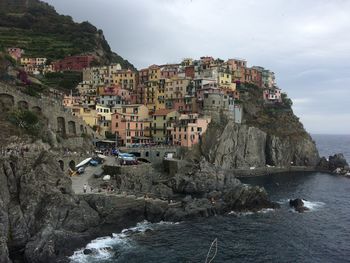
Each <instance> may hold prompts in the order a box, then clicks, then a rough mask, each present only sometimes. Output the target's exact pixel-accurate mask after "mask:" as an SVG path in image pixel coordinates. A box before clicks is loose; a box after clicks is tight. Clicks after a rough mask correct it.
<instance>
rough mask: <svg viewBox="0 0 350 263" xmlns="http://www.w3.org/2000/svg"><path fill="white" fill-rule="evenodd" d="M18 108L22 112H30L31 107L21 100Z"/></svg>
mask: <svg viewBox="0 0 350 263" xmlns="http://www.w3.org/2000/svg"><path fill="white" fill-rule="evenodd" d="M17 107H18V108H19V109H20V110H28V109H29V105H28V102H26V101H25V100H20V101H18V102H17Z"/></svg>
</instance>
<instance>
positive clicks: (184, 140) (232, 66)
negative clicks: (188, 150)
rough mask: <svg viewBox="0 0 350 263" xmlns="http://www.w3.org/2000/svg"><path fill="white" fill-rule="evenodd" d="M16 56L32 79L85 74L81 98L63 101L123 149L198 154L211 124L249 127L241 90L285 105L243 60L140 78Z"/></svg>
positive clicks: (81, 63)
mask: <svg viewBox="0 0 350 263" xmlns="http://www.w3.org/2000/svg"><path fill="white" fill-rule="evenodd" d="M7 52H8V53H9V55H10V56H11V57H12V58H13V59H14V60H16V61H17V63H19V64H20V65H21V66H22V67H23V72H24V74H28V75H33V76H36V75H45V74H47V73H51V72H64V71H77V72H82V81H81V82H80V83H79V84H78V86H77V88H76V90H77V92H76V94H73V93H72V92H71V93H70V94H61V95H62V96H61V97H62V98H61V99H62V105H63V106H64V107H65V109H66V110H67V111H69V112H71V114H72V115H74V116H77V117H79V118H81V119H82V120H84V121H85V123H86V124H88V125H89V126H90V127H91V128H93V129H94V130H95V131H96V132H97V133H98V134H99V135H100V136H101V137H102V138H106V139H109V140H113V141H116V142H117V144H118V146H144V145H153V144H166V145H178V146H183V147H192V146H193V145H194V144H197V143H198V142H199V141H200V140H201V136H202V135H203V133H205V131H206V129H207V127H208V125H209V123H210V122H211V121H212V120H213V119H215V118H220V116H221V114H224V115H225V116H226V117H227V118H229V119H231V120H233V121H234V122H235V123H241V122H242V119H243V116H242V115H243V105H242V103H241V101H240V87H241V86H244V85H254V86H256V87H258V88H259V89H261V96H262V98H263V99H264V101H265V103H270V104H271V103H272V104H278V103H281V102H282V93H281V90H280V89H279V88H278V87H277V85H276V83H275V75H274V73H273V72H272V71H270V70H267V69H265V68H263V67H259V66H253V67H248V66H247V61H246V60H243V59H228V60H227V61H223V60H221V59H214V58H213V57H210V56H205V57H201V58H200V59H198V60H194V59H191V58H186V59H183V60H182V61H181V62H180V63H178V64H165V65H151V66H149V67H148V68H145V69H141V70H139V71H136V70H132V69H122V68H121V66H120V65H119V64H111V65H108V66H93V62H94V56H92V55H76V56H70V57H66V58H64V59H62V60H60V61H54V62H52V63H50V64H48V63H47V62H48V60H47V59H46V58H30V57H26V56H25V51H24V50H22V49H20V48H15V47H14V48H8V49H7Z"/></svg>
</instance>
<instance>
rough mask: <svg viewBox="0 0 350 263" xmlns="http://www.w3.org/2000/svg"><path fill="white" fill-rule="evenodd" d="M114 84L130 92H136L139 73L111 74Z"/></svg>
mask: <svg viewBox="0 0 350 263" xmlns="http://www.w3.org/2000/svg"><path fill="white" fill-rule="evenodd" d="M111 76H112V83H113V84H119V85H120V87H121V88H123V89H127V90H130V91H135V90H136V85H137V73H136V72H134V71H131V70H118V71H115V72H113V73H112V74H111Z"/></svg>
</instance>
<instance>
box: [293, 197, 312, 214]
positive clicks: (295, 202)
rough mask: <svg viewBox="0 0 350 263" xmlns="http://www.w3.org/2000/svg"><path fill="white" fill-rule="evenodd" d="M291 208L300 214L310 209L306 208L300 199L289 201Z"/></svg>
mask: <svg viewBox="0 0 350 263" xmlns="http://www.w3.org/2000/svg"><path fill="white" fill-rule="evenodd" d="M289 206H290V207H293V208H294V209H295V211H297V212H299V213H303V212H305V211H308V210H309V208H307V207H305V206H304V202H303V200H302V199H300V198H296V199H290V200H289Z"/></svg>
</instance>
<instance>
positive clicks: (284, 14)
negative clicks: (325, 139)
mask: <svg viewBox="0 0 350 263" xmlns="http://www.w3.org/2000/svg"><path fill="white" fill-rule="evenodd" d="M47 2H49V3H51V4H53V5H54V6H55V7H56V9H57V10H58V11H59V12H60V13H64V14H68V15H71V16H72V17H74V18H75V19H76V20H78V21H83V20H88V21H90V22H92V23H93V24H94V25H96V26H97V27H99V28H102V29H103V31H104V33H105V36H106V38H107V40H108V42H109V43H110V45H111V47H112V49H113V50H114V51H116V52H117V53H118V54H120V55H122V56H123V57H125V58H127V59H128V60H129V61H131V62H132V63H134V64H135V66H137V67H138V68H143V67H146V66H148V65H151V64H163V63H167V62H177V61H180V60H181V59H182V58H184V57H194V58H198V57H200V56H202V55H212V56H214V57H220V58H223V59H227V58H230V57H243V58H246V59H247V60H248V63H249V65H262V66H265V67H267V68H270V69H272V70H273V71H274V72H275V73H276V75H277V82H278V85H279V86H280V87H281V88H282V89H283V90H284V91H285V92H287V93H288V94H289V96H290V97H291V98H296V99H297V100H296V101H295V102H294V105H295V109H296V110H295V112H296V113H297V114H298V115H299V116H300V117H301V119H302V120H303V121H304V122H305V126H306V127H307V128H308V129H309V127H310V129H312V131H313V132H317V131H320V132H321V131H322V130H324V122H323V121H322V118H318V116H324V114H325V113H327V114H329V115H327V116H332V118H333V117H336V116H341V117H342V118H345V119H344V120H343V122H342V123H340V122H339V123H337V122H334V123H333V125H332V126H329V129H333V131H334V133H337V132H338V131H340V130H342V131H347V132H348V133H350V119H346V118H348V117H349V115H347V114H343V113H344V112H345V113H349V112H350V110H349V109H348V108H347V106H346V105H347V104H348V100H349V98H350V88H349V86H350V80H349V72H350V63H349V61H350V34H349V32H350V16H349V13H350V1H344V0H333V1H328V0H309V1H303V0H293V1H280V0H264V1H260V0H248V1H247V0H147V1H146V0H130V1H122V0H89V1H86V0H74V1H71V0H47ZM302 98H307V99H306V100H308V101H307V102H306V100H305V99H304V103H303V102H301V101H302V100H300V99H302ZM298 100H299V101H298ZM313 118H314V119H313Z"/></svg>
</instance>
